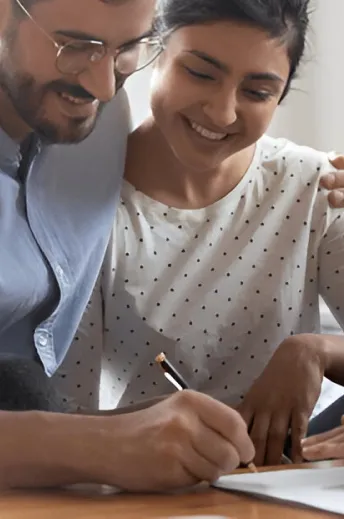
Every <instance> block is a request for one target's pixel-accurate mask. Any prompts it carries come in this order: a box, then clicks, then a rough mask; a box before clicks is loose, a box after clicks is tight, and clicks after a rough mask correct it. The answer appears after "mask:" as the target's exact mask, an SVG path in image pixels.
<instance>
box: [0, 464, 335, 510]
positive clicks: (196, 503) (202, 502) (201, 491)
mask: <svg viewBox="0 0 344 519" xmlns="http://www.w3.org/2000/svg"><path fill="white" fill-rule="evenodd" d="M310 466H311V467H314V468H315V469H316V468H318V467H321V466H326V467H328V466H344V461H343V462H333V463H328V462H327V463H326V464H309V465H308V464H307V465H302V466H300V467H302V468H309V467H310ZM294 467H295V466H294ZM279 468H280V467H278V468H277V467H276V468H275V469H276V470H279ZM284 468H285V467H284ZM298 468H299V467H298ZM270 470H271V469H270ZM197 515H218V516H223V517H224V518H231V519H331V518H332V519H333V518H334V517H342V516H339V515H336V514H329V513H325V512H317V511H313V510H306V509H301V508H292V507H289V506H284V505H280V504H274V503H269V502H264V501H260V500H258V499H254V498H249V497H245V496H243V495H236V494H232V493H229V492H222V491H219V490H215V489H210V488H208V487H206V486H199V487H197V488H194V489H192V490H188V491H185V492H180V493H174V494H169V495H141V494H138V495H135V494H131V495H130V494H118V493H117V494H116V493H114V491H112V490H111V489H109V488H106V487H93V486H89V487H75V488H73V489H68V490H49V491H48V490H46V491H11V492H6V493H3V494H1V495H0V518H1V519H110V518H111V519H144V518H149V517H152V518H157V517H160V518H168V517H181V516H197Z"/></svg>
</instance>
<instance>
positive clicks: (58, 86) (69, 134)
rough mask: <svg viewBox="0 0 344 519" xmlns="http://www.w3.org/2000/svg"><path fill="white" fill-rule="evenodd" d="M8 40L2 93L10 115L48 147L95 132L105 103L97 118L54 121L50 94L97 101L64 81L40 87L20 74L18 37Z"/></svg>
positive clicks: (0, 58) (0, 67)
mask: <svg viewBox="0 0 344 519" xmlns="http://www.w3.org/2000/svg"><path fill="white" fill-rule="evenodd" d="M7 36H8V37H7V38H6V36H4V37H3V38H2V40H3V41H2V42H0V43H2V45H1V49H0V89H1V90H2V91H3V93H4V94H5V96H6V97H7V99H8V101H9V105H10V106H9V108H10V112H12V113H13V114H14V115H15V116H16V117H17V118H18V120H19V121H21V122H22V123H24V124H25V125H26V127H28V128H30V129H31V130H32V131H34V132H35V133H36V134H37V135H38V137H39V138H40V139H42V140H43V141H45V142H47V143H50V144H58V143H61V144H72V143H78V142H80V141H82V140H84V139H85V138H86V137H87V136H88V135H89V134H90V133H91V132H92V130H93V129H94V127H95V125H96V122H97V119H98V117H99V115H100V113H101V111H102V110H103V108H104V105H105V103H100V104H99V106H98V108H97V111H96V112H95V114H94V115H92V116H88V117H79V118H77V117H73V118H71V117H68V118H67V117H63V116H62V114H58V113H56V114H55V117H54V114H49V111H47V110H46V109H45V100H46V97H49V95H51V94H53V95H54V94H55V95H56V96H58V95H59V94H61V93H65V94H69V95H71V96H73V97H76V98H79V99H85V100H88V101H90V102H92V101H94V99H95V98H94V96H92V94H90V93H89V92H87V91H86V90H85V89H84V88H82V87H81V86H80V85H75V84H71V83H68V82H66V81H64V80H55V81H51V82H48V83H45V84H39V83H38V82H37V81H36V80H35V78H34V76H33V75H31V74H29V73H24V72H20V70H19V69H18V67H17V68H16V67H15V63H16V61H17V60H16V57H17V56H16V54H17V52H16V51H15V50H14V47H15V37H14V36H15V35H14V33H13V32H12V33H11V34H7ZM55 112H56V111H55ZM54 119H55V120H54Z"/></svg>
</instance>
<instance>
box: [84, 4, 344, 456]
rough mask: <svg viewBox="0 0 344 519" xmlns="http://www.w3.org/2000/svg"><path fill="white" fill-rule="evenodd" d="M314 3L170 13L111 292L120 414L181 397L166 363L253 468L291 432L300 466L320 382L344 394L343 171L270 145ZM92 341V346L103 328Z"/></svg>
mask: <svg viewBox="0 0 344 519" xmlns="http://www.w3.org/2000/svg"><path fill="white" fill-rule="evenodd" d="M308 3H309V2H308V0H287V1H285V0H283V1H282V0H264V1H261V0H260V1H258V0H240V1H239V0H164V1H161V2H160V4H159V13H158V30H159V31H160V32H161V33H162V34H163V36H164V50H163V52H162V54H161V56H160V58H159V59H158V61H157V62H156V65H155V69H154V74H153V80H152V98H151V105H152V116H151V117H150V118H149V119H148V120H147V121H145V122H144V123H143V125H142V126H140V128H138V129H137V130H136V131H135V132H134V133H133V134H132V135H131V137H130V140H129V144H128V159H127V165H126V173H125V182H124V186H123V191H122V200H121V205H120V208H119V211H118V214H117V220H116V225H115V229H114V237H113V246H112V248H111V250H110V251H109V256H108V258H107V264H108V265H109V266H110V268H109V269H108V270H106V272H105V273H104V274H105V277H104V280H103V287H104V294H103V297H104V303H105V315H104V322H105V346H104V348H105V356H106V360H105V364H104V368H105V372H106V373H107V374H108V377H109V379H110V380H111V387H112V395H113V398H112V399H111V395H110V398H109V400H110V402H111V404H119V405H126V404H130V403H133V402H135V401H137V400H140V399H145V398H150V397H156V396H159V395H163V394H165V393H167V392H170V391H171V387H170V386H169V384H168V382H167V381H165V380H164V378H163V377H161V376H160V373H159V371H158V370H157V368H156V366H155V365H154V357H155V355H156V354H157V353H159V352H160V351H165V352H166V354H167V356H168V357H169V358H170V360H171V361H172V362H174V363H176V364H177V366H178V367H179V369H180V371H181V372H182V374H183V375H184V377H185V378H186V379H187V380H188V382H189V384H190V386H191V387H193V388H195V389H197V390H199V391H203V392H206V393H209V394H211V395H212V396H215V397H216V398H218V399H220V400H222V401H224V402H226V403H228V404H230V405H232V406H235V407H237V408H238V409H239V410H240V412H241V413H242V415H243V416H244V418H245V419H246V421H247V423H248V425H249V428H250V433H251V436H252V438H253V439H254V442H255V445H256V448H257V459H256V461H257V463H263V462H266V463H270V464H272V463H276V462H278V460H279V459H280V454H281V452H282V449H283V445H284V441H285V437H286V435H287V432H288V430H289V429H291V435H292V439H293V452H292V456H293V458H294V459H295V460H297V459H298V458H299V456H300V454H301V452H300V440H301V438H302V437H303V436H304V434H305V433H306V429H307V424H308V419H309V416H310V414H311V413H312V411H313V408H314V406H315V404H316V402H317V400H318V397H319V394H320V390H321V383H322V380H323V377H324V376H327V377H329V378H331V379H332V380H334V381H336V382H339V383H343V384H344V357H343V354H342V350H343V344H342V342H343V340H342V339H341V338H338V337H335V336H333V337H332V336H321V335H319V329H320V327H319V311H318V296H319V294H321V295H322V296H323V297H324V299H325V300H326V302H327V303H328V304H329V305H330V307H331V309H332V311H333V312H334V314H335V315H336V317H337V319H338V321H339V322H340V323H341V324H343V323H344V307H343V306H342V293H343V284H344V276H343V272H342V269H341V265H342V264H343V261H344V247H343V240H342V236H343V233H344V223H343V219H342V218H341V214H340V213H339V212H338V211H336V210H334V209H331V208H330V207H328V203H327V192H326V191H325V190H323V189H322V188H320V187H319V180H320V177H321V176H322V175H323V174H325V173H328V172H330V171H331V166H330V164H329V162H328V159H327V156H326V155H325V154H323V153H320V152H317V151H315V150H312V149H310V148H305V147H299V146H296V145H295V144H293V143H291V142H289V141H286V140H281V139H280V140H275V139H271V138H269V137H266V136H265V135H264V133H265V132H266V130H267V128H268V126H269V124H270V121H271V119H272V116H273V114H274V112H275V110H276V108H277V107H278V105H279V104H280V103H281V101H282V100H283V99H284V98H285V96H286V95H287V93H288V91H289V88H290V85H291V82H292V80H293V78H294V76H295V73H296V70H297V68H298V66H299V63H300V60H301V58H302V55H303V52H304V46H305V37H306V31H307V27H308V15H307V10H308ZM109 287H110V289H109ZM97 297H98V295H97V294H95V298H97ZM93 304H94V305H95V306H96V307H97V301H96V299H94V300H93ZM98 308H100V307H99V306H98ZM86 320H87V316H86ZM84 326H88V331H89V333H90V334H91V337H92V334H95V333H96V331H95V330H96V326H97V324H96V321H95V317H94V316H92V317H90V318H89V323H88V324H87V322H85V325H84ZM84 330H85V328H84ZM93 340H94V339H93V338H91V339H90V341H89V343H88V345H87V344H86V345H84V347H86V348H87V346H88V348H90V350H91V352H93V351H94V350H95V348H94V342H93ZM92 347H93V350H92ZM84 351H85V350H84ZM343 351H344V350H343Z"/></svg>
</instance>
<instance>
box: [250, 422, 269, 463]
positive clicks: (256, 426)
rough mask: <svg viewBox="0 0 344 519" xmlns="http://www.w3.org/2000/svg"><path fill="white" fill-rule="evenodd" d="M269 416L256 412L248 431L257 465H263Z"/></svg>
mask: <svg viewBox="0 0 344 519" xmlns="http://www.w3.org/2000/svg"><path fill="white" fill-rule="evenodd" d="M269 425H270V416H269V415H267V414H260V415H259V414H257V415H255V417H254V419H253V424H252V427H251V431H250V436H251V440H252V441H253V444H254V446H255V449H256V456H255V458H254V459H255V463H256V465H258V466H261V465H264V462H265V453H266V444H267V438H268V432H269Z"/></svg>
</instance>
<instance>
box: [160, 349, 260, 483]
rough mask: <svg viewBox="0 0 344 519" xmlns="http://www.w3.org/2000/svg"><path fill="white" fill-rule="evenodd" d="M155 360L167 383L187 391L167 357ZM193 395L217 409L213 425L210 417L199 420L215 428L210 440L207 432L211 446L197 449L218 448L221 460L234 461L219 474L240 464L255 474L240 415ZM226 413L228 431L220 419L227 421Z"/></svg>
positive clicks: (251, 451)
mask: <svg viewBox="0 0 344 519" xmlns="http://www.w3.org/2000/svg"><path fill="white" fill-rule="evenodd" d="M155 360H156V362H157V363H158V364H159V365H160V367H161V368H162V370H163V371H164V375H165V377H166V378H167V379H168V380H169V382H171V384H173V385H174V386H175V388H176V389H178V390H179V391H183V392H184V391H185V390H188V389H189V387H188V384H187V382H186V381H185V380H184V378H183V377H182V375H181V374H180V373H179V372H178V371H177V370H176V368H175V367H174V366H173V365H172V364H171V363H170V362H169V360H168V359H167V357H166V355H165V354H164V353H160V354H159V355H158V356H157V357H156V359H155ZM192 393H193V392H192ZM193 394H194V395H197V398H199V399H200V401H201V399H202V397H203V398H205V400H204V403H205V402H206V401H207V399H209V400H210V401H209V404H210V403H211V402H212V405H213V406H214V409H215V408H217V410H218V416H216V415H213V418H214V420H215V421H214V423H212V422H211V415H209V416H205V417H202V418H201V419H202V420H203V422H204V425H205V424H207V425H208V427H209V428H213V427H215V431H214V429H213V433H212V435H211V436H212V438H211V436H210V434H209V431H208V436H209V440H211V439H212V440H213V443H212V445H211V446H210V445H204V446H203V445H199V447H198V449H203V450H205V449H208V450H209V449H210V450H213V452H214V451H216V449H217V448H219V449H220V450H221V449H222V453H223V454H222V455H223V456H224V458H223V459H226V458H227V459H228V460H229V458H230V460H231V463H234V460H236V464H234V466H231V468H229V466H228V470H227V471H226V470H225V471H224V470H223V469H222V472H221V473H222V474H225V473H227V472H230V471H231V470H233V468H236V467H237V466H238V465H239V464H240V462H241V463H243V464H244V465H245V466H247V467H248V468H249V469H250V470H251V471H252V472H257V469H256V467H255V465H254V463H253V462H252V459H253V457H254V449H253V448H252V447H253V444H252V442H251V440H250V438H249V436H248V433H247V428H246V425H244V428H243V427H242V426H243V424H244V422H243V421H242V418H241V417H240V415H239V414H238V413H236V411H234V410H233V409H230V408H229V407H227V406H226V405H224V404H222V403H221V402H218V401H217V400H213V399H211V398H210V397H208V396H206V395H202V394H201V393H196V392H195V393H193ZM220 413H223V417H221V414H220ZM228 413H230V414H231V419H232V420H233V424H232V429H231V428H230V427H228V430H225V429H223V427H222V426H221V418H222V419H223V421H224V422H226V421H227V420H229V416H227V415H228ZM238 428H240V430H241V435H242V436H241V439H240V440H239V438H238V437H237V436H236V432H235V430H236V429H238ZM214 432H216V434H214ZM204 439H205V438H204ZM224 440H227V449H228V452H227V456H226V452H225V443H224ZM217 442H218V444H219V445H218V446H217V445H216V443H217ZM245 447H246V449H245ZM235 451H236V452H235ZM209 455H211V454H210V453H209V454H208V456H209ZM208 459H209V458H208ZM223 468H224V467H223Z"/></svg>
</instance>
